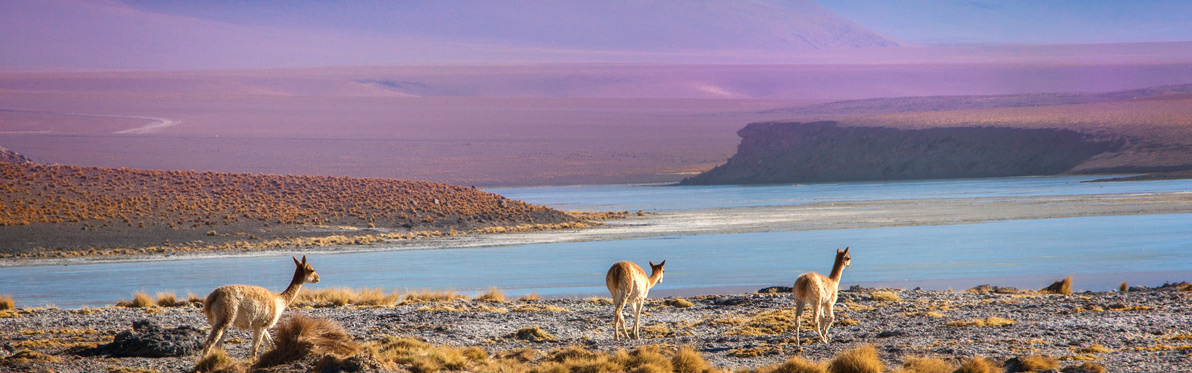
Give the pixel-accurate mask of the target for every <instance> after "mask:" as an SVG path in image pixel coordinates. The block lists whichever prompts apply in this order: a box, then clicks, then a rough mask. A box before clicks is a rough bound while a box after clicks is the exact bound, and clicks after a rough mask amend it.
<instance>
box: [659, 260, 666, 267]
mask: <svg viewBox="0 0 1192 373" xmlns="http://www.w3.org/2000/svg"><path fill="white" fill-rule="evenodd" d="M665 265H666V261H665V260H663V261H662V263H658V266H659V267H662V266H665Z"/></svg>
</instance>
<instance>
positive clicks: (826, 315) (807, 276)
mask: <svg viewBox="0 0 1192 373" xmlns="http://www.w3.org/2000/svg"><path fill="white" fill-rule="evenodd" d="M850 265H852V255H849V253H848V248H847V247H846V248H844V250H840V249H836V263H834V264H832V275H831V276H829V277H824V275H821V274H819V273H814V272H808V273H804V274H801V275H799V278H798V279H796V280H795V287H794V289H792V290H791V291H792V292H793V293H795V344H799V343H800V341H799V319H800V318H802V316H803V306H805V305H808V304H810V305H811V317H812V321H815V332H816V333H818V334H819V337H820V339H821V340H823V341H824V344H827V343H828V329H830V328H831V327H832V322H833V321H836V317H835V316H833V315H832V306H833V305H835V304H836V291H837V290H839V288H840V274H841V273H842V272H844V268H845V267H848V266H850Z"/></svg>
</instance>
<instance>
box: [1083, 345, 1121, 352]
mask: <svg viewBox="0 0 1192 373" xmlns="http://www.w3.org/2000/svg"><path fill="white" fill-rule="evenodd" d="M1109 352H1113V350H1110V349H1108V348H1105V346H1102V345H1099V344H1095V345H1092V346H1088V347H1085V348H1082V349H1080V353H1082V354H1104V353H1109Z"/></svg>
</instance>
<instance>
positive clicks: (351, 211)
mask: <svg viewBox="0 0 1192 373" xmlns="http://www.w3.org/2000/svg"><path fill="white" fill-rule="evenodd" d="M0 191H2V193H0V242H3V244H2V245H3V247H0V255H3V256H6V257H11V256H14V255H15V256H17V257H23V256H34V257H37V256H47V255H48V256H61V255H81V254H101V253H105V252H111V253H115V254H122V253H128V254H136V253H168V252H185V251H191V250H253V249H261V248H276V247H285V246H291V247H293V246H312V245H313V246H319V245H329V244H331V245H334V244H363V243H371V242H376V241H379V240H384V239H401V238H411V237H414V236H420V235H421V236H425V235H443V234H449V235H454V234H466V233H480V232H499V231H506V230H517V229H522V230H524V229H548V228H553V227H572V226H582V225H583V223H582V221H581V219H579V218H577V217H575V216H572V215H569V214H567V213H564V212H560V211H557V210H554V209H550V208H547V207H543V206H536V205H531V204H527V203H524V202H521V201H515V200H510V199H507V198H504V197H502V196H500V195H496V194H492V193H487V192H483V191H479V190H476V189H473V188H468V187H460V186H454V185H448V184H439V183H431V182H417V181H404V180H391V179H366V178H349V177H325V176H288V175H253V174H234V173H220V172H195V171H145V170H132V169H114V168H99V167H77V166H63V165H35V164H12V163H0ZM94 249H99V250H94ZM72 251H73V253H69V254H68V252H72Z"/></svg>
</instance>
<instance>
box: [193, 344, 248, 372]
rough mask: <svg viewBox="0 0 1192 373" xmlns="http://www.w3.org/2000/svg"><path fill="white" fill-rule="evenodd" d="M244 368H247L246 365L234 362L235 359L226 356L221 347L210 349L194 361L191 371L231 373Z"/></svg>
mask: <svg viewBox="0 0 1192 373" xmlns="http://www.w3.org/2000/svg"><path fill="white" fill-rule="evenodd" d="M245 370H247V369H246V367H244V366H242V365H240V364H238V363H236V361H235V360H232V358H231V357H229V356H228V353H227V351H224V349H222V348H214V349H212V350H211V352H210V353H208V354H207V356H203V358H202V359H199V362H197V363H195V366H194V368H191V371H192V372H227V373H231V372H243V371H245Z"/></svg>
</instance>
